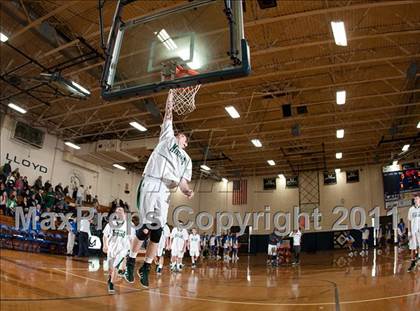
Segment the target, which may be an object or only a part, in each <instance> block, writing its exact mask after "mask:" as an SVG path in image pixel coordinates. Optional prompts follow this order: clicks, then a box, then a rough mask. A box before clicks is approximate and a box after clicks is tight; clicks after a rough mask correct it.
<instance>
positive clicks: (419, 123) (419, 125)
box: [417, 121, 420, 129]
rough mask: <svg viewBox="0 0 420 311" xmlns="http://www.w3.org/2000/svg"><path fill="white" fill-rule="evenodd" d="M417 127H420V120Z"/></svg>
mask: <svg viewBox="0 0 420 311" xmlns="http://www.w3.org/2000/svg"><path fill="white" fill-rule="evenodd" d="M417 128H418V129H420V121H419V122H418V123H417Z"/></svg>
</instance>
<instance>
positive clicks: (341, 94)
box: [335, 90, 346, 105]
mask: <svg viewBox="0 0 420 311" xmlns="http://www.w3.org/2000/svg"><path fill="white" fill-rule="evenodd" d="M335 101H336V103H337V105H344V104H345V103H346V91H344V90H343V91H337V92H336V93H335Z"/></svg>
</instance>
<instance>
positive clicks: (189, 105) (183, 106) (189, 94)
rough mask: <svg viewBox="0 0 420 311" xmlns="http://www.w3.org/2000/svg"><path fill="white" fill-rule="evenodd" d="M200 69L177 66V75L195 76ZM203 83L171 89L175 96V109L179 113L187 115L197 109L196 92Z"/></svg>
mask: <svg viewBox="0 0 420 311" xmlns="http://www.w3.org/2000/svg"><path fill="white" fill-rule="evenodd" d="M197 74H198V71H195V70H192V69H184V68H183V67H181V66H176V72H175V77H176V78H182V77H185V76H195V75H197ZM200 86H201V84H197V85H193V86H187V87H180V88H176V89H171V90H169V93H170V94H172V98H173V110H174V111H175V112H176V113H177V114H178V115H185V114H188V113H191V112H193V111H194V109H195V94H197V92H198V90H199V89H200Z"/></svg>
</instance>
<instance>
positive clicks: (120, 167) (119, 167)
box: [112, 163, 126, 171]
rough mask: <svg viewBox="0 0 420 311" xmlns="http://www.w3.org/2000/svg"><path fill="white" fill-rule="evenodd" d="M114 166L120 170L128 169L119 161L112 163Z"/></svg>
mask: <svg viewBox="0 0 420 311" xmlns="http://www.w3.org/2000/svg"><path fill="white" fill-rule="evenodd" d="M112 166H113V167H115V168H117V169H119V170H122V171H125V170H126V168H125V167H124V166H122V165H119V164H117V163H114V164H112Z"/></svg>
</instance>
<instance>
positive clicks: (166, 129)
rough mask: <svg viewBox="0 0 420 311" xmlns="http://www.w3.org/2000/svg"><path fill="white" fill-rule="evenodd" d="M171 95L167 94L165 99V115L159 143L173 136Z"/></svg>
mask: <svg viewBox="0 0 420 311" xmlns="http://www.w3.org/2000/svg"><path fill="white" fill-rule="evenodd" d="M173 106H174V104H173V95H172V93H171V92H169V94H168V98H167V99H166V106H165V115H164V116H163V123H162V125H161V131H160V137H159V141H161V140H163V139H165V138H168V137H173V136H175V134H174V129H173V126H172V120H173V118H172V109H173Z"/></svg>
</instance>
